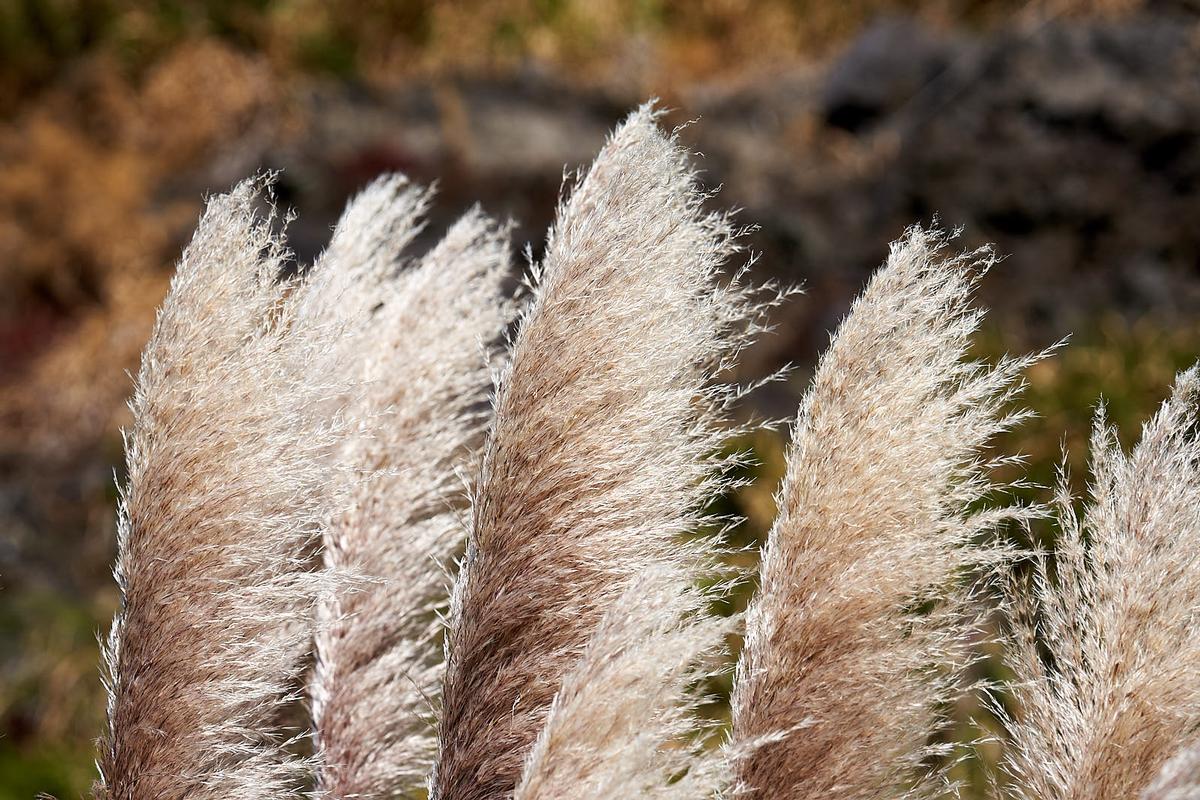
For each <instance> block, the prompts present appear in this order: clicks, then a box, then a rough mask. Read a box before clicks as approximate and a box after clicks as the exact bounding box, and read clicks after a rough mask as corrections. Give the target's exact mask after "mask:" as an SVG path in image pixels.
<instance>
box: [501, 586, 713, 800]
mask: <svg viewBox="0 0 1200 800" xmlns="http://www.w3.org/2000/svg"><path fill="white" fill-rule="evenodd" d="M707 602H708V598H707V597H706V595H705V593H703V592H700V591H697V590H695V589H691V588H688V587H687V586H686V585H684V586H683V587H682V588H681V585H680V575H679V574H677V573H676V572H675V571H674V570H666V571H664V570H662V569H651V570H648V571H647V572H646V573H644V574H643V575H640V576H638V578H637V579H635V581H634V582H633V583H632V584H631V585H630V589H629V590H628V591H627V592H626V593H625V596H624V597H622V598H621V599H620V600H618V602H617V603H616V604H615V605H614V606H613V608H611V609H609V611H608V612H607V613H606V614H605V615H604V618H603V619H602V620H601V622H600V626H599V628H598V630H597V631H596V633H595V634H594V635H593V637H592V639H591V640H590V641H589V642H588V645H587V648H586V649H585V650H584V653H583V655H582V657H581V658H580V659H579V661H578V662H577V663H576V664H575V666H574V667H573V668H572V669H571V670H570V671H569V672H568V673H567V674H566V676H565V677H564V678H563V683H562V688H561V689H560V690H559V692H558V694H557V695H556V696H555V698H554V702H553V704H552V705H551V707H550V712H549V715H548V717H547V719H546V724H545V727H543V728H542V731H541V733H540V734H539V735H538V738H537V741H536V743H535V744H534V746H533V749H532V751H531V752H530V755H529V758H528V760H527V762H526V764H525V770H524V774H523V775H522V778H521V783H520V785H519V786H518V787H517V791H516V794H515V800H558V798H563V797H581V798H587V797H591V798H610V797H645V798H662V799H663V800H667V798H679V800H685V799H686V800H695V799H696V798H702V797H714V796H715V794H716V792H717V791H718V790H719V789H721V788H722V787H723V785H724V783H725V775H724V772H723V770H721V769H720V767H721V762H720V760H719V759H718V758H716V757H715V754H714V753H712V752H711V751H708V750H706V749H705V746H704V744H703V742H701V741H699V740H698V739H697V738H696V736H695V734H696V732H697V731H696V717H695V714H694V712H695V710H696V709H695V705H696V702H697V700H699V698H698V697H697V696H696V695H695V694H694V693H692V692H689V687H692V686H695V685H697V684H699V683H700V682H701V681H702V680H703V679H704V678H705V677H708V676H709V675H710V674H711V666H712V662H714V661H715V660H716V657H717V656H718V655H719V653H720V651H723V647H721V645H723V639H724V634H725V633H726V632H727V631H728V630H729V628H730V627H731V626H730V623H731V621H732V618H720V617H714V616H712V615H710V614H708V613H707V612H706V604H707ZM665 745H670V746H665ZM681 776H682V777H681ZM676 779H677V780H676Z"/></svg>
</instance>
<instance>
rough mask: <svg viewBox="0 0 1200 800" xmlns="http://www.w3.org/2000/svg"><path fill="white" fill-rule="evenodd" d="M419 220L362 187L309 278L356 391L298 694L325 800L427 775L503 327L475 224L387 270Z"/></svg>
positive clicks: (497, 285) (501, 256) (497, 292)
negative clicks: (347, 325) (469, 499)
mask: <svg viewBox="0 0 1200 800" xmlns="http://www.w3.org/2000/svg"><path fill="white" fill-rule="evenodd" d="M426 205H427V201H426V195H425V193H424V192H423V191H421V190H419V189H417V188H415V187H413V186H411V185H410V184H408V183H407V182H406V181H405V180H404V179H403V178H401V177H399V176H392V177H387V178H383V179H380V180H378V181H376V182H375V183H374V184H372V185H371V186H370V187H368V188H367V189H366V190H365V191H364V192H363V193H362V194H360V195H359V196H358V197H357V198H355V200H354V201H353V202H352V203H351V204H350V205H349V206H348V208H347V209H346V212H345V214H344V215H343V217H342V220H341V221H340V222H339V224H338V227H337V229H336V231H335V233H334V237H333V241H332V243H331V244H330V247H329V249H328V250H327V251H326V253H325V254H324V256H323V257H322V259H321V261H320V263H319V264H318V266H317V267H316V269H315V270H314V272H315V275H314V278H315V279H320V278H322V277H325V278H327V280H326V281H325V283H326V284H327V285H325V286H323V287H322V289H321V290H320V291H316V292H313V293H311V295H310V297H309V298H308V299H309V301H310V304H309V305H308V306H307V310H308V311H309V312H310V313H311V314H312V315H313V316H315V317H317V318H321V317H332V318H337V317H345V316H347V315H348V316H349V317H350V319H351V322H352V323H353V327H352V329H351V330H349V331H348V332H347V334H346V335H344V337H343V339H342V341H341V342H340V343H339V361H340V363H341V365H342V368H343V369H344V370H345V371H346V373H347V375H346V378H347V385H350V386H357V387H358V388H356V389H354V390H353V392H352V394H351V396H350V397H349V399H348V404H347V406H346V407H345V408H344V409H343V413H344V414H345V417H346V421H347V423H349V424H350V425H351V426H352V428H353V429H354V433H353V435H351V436H349V437H347V439H346V441H345V442H344V443H343V445H342V447H341V448H340V451H339V453H338V459H339V464H340V467H341V479H342V480H343V481H344V482H345V483H346V487H345V490H344V491H345V495H344V507H343V508H342V510H341V511H340V513H338V514H336V515H335V516H334V518H333V520H332V522H331V524H330V526H329V528H328V531H327V534H326V537H325V563H326V566H327V568H328V569H329V570H330V571H331V573H332V574H334V575H336V576H339V577H340V578H341V580H339V582H338V583H339V585H338V587H337V589H336V590H335V591H334V592H332V593H331V594H330V595H328V596H327V597H326V598H325V601H324V602H323V603H322V605H321V607H320V612H321V617H322V619H323V624H322V625H321V627H320V630H319V631H318V634H317V639H316V656H317V661H316V669H315V673H314V676H313V680H312V684H311V694H312V706H313V718H314V725H315V733H316V737H317V745H318V755H319V756H320V765H319V772H318V782H317V785H318V789H319V791H320V792H321V793H322V795H323V796H327V797H330V798H364V799H369V798H383V797H392V796H395V795H396V793H397V792H402V791H412V790H416V789H419V788H420V786H421V783H422V781H423V780H424V778H425V776H426V775H427V774H428V772H429V769H430V768H431V767H432V764H433V756H434V753H435V752H436V745H437V740H436V723H435V722H434V716H435V713H436V708H435V705H436V702H437V695H438V692H439V690H440V684H441V675H442V666H443V659H442V636H441V634H442V625H441V623H440V621H439V618H438V613H439V612H440V611H444V609H445V605H446V604H447V603H448V599H449V586H448V584H449V581H448V579H447V578H446V577H445V576H446V572H447V569H448V567H449V566H450V561H451V559H452V558H453V556H454V554H455V552H456V551H458V550H459V548H460V547H461V545H462V540H463V535H464V533H465V531H464V528H463V525H462V522H461V520H460V513H459V512H460V511H461V508H462V505H463V503H461V502H459V498H460V496H461V497H462V498H463V500H465V492H464V491H463V489H462V485H461V482H460V480H459V479H458V473H457V470H458V469H459V468H460V467H463V466H466V465H467V464H468V463H469V462H470V460H471V458H472V450H473V449H474V448H477V447H478V445H479V443H480V439H481V438H482V432H483V427H484V424H485V422H486V413H485V411H486V402H485V401H486V397H487V391H488V389H489V388H490V382H489V374H490V373H489V364H488V360H487V357H486V353H485V347H486V345H488V344H489V343H494V342H495V341H496V340H498V339H499V338H500V336H501V334H502V333H503V330H504V327H505V325H506V324H507V322H508V318H509V316H510V315H509V311H508V309H509V304H508V302H507V301H506V300H505V299H504V297H503V295H502V290H501V283H502V281H503V279H504V277H505V275H506V273H507V271H508V268H509V263H510V262H509V248H508V244H507V231H506V230H505V229H504V228H502V227H500V226H497V225H496V224H494V223H492V222H491V221H489V220H488V219H487V218H486V217H484V216H483V215H482V214H481V213H479V212H478V211H472V212H470V213H468V214H467V215H466V216H464V217H463V218H462V219H461V220H459V222H458V223H457V224H455V225H454V226H453V227H452V228H451V229H450V231H449V232H448V233H447V234H446V237H445V238H444V239H443V240H442V241H441V242H440V243H439V244H438V245H437V246H436V247H434V249H433V250H431V251H430V252H429V253H427V254H426V255H425V256H424V257H423V258H422V259H420V260H419V261H417V262H416V263H413V264H410V265H407V266H405V265H402V264H401V263H400V261H399V259H400V250H401V249H402V248H403V247H404V246H405V245H406V244H408V243H409V242H410V241H411V240H412V238H413V236H414V235H415V234H416V232H417V230H418V227H417V226H418V223H419V217H420V214H421V212H422V211H423V209H424V208H425V206H426ZM316 282H317V281H316V280H314V283H316ZM307 289H308V287H306V290H307Z"/></svg>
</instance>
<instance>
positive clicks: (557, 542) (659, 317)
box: [431, 108, 753, 800]
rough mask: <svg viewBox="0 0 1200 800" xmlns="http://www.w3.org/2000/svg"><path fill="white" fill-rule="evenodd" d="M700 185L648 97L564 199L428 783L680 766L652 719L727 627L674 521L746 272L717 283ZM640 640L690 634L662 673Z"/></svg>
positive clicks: (693, 473) (442, 792)
mask: <svg viewBox="0 0 1200 800" xmlns="http://www.w3.org/2000/svg"><path fill="white" fill-rule="evenodd" d="M703 199H704V198H703V196H702V195H701V193H700V192H699V191H698V190H697V188H696V186H695V182H694V177H693V176H692V174H691V172H690V170H689V167H688V165H687V156H686V153H685V152H684V151H683V150H682V149H681V148H680V147H678V145H677V144H676V143H675V142H674V141H673V140H672V139H670V138H668V137H666V136H664V135H663V134H662V133H661V132H660V131H659V130H658V128H657V127H656V125H655V123H654V114H653V113H652V112H651V111H650V110H649V108H643V109H642V110H640V111H638V112H637V113H635V114H633V115H632V116H631V117H630V119H629V120H628V121H626V122H625V123H624V124H623V125H622V126H621V127H620V128H619V129H618V130H617V132H616V133H615V134H614V135H613V136H612V138H611V139H610V140H609V142H608V143H607V144H606V145H605V147H604V149H603V150H602V151H601V153H600V155H599V157H598V158H597V159H596V162H595V163H594V164H593V165H592V167H591V169H590V170H589V171H588V173H587V175H586V176H585V177H584V178H583V180H582V181H581V182H580V183H579V184H578V185H577V186H576V188H575V191H574V192H573V194H572V195H571V197H570V199H569V200H567V201H566V202H565V203H564V204H563V206H562V207H561V208H560V210H559V214H558V220H557V222H556V224H555V227H554V230H553V232H552V233H551V234H550V237H549V240H548V243H547V251H546V256H545V259H544V261H543V263H542V266H541V268H540V270H538V271H537V273H536V275H535V278H536V286H535V288H534V300H533V303H532V306H531V308H530V309H529V311H528V312H527V313H526V315H525V316H524V318H523V319H522V322H521V326H520V330H519V332H518V334H517V335H516V338H515V341H514V342H513V346H512V356H511V364H510V365H509V367H508V368H507V370H506V371H505V372H504V374H503V376H502V378H501V380H500V385H499V390H498V396H497V400H496V410H495V420H494V422H493V427H492V429H491V431H490V433H489V436H488V441H487V444H486V446H485V450H484V457H483V464H482V468H481V471H480V473H479V476H478V478H477V480H476V482H475V485H474V489H473V498H472V504H473V523H472V530H471V535H470V537H469V538H468V544H467V552H466V556H465V558H464V561H463V564H462V568H461V574H460V577H459V580H458V583H457V585H456V587H455V594H454V600H453V605H452V614H451V630H450V634H449V641H448V648H449V651H448V667H447V674H446V680H445V686H444V693H443V715H442V719H441V727H440V733H439V753H438V761H437V765H436V767H435V770H434V773H433V775H432V777H431V796H432V797H433V798H436V799H437V800H500V798H508V797H511V796H512V795H513V793H514V791H517V790H518V789H517V787H518V784H520V789H519V792H520V793H521V796H522V797H523V798H533V797H552V796H557V797H562V796H573V797H608V796H610V795H608V794H606V792H607V791H609V790H610V789H614V790H615V789H617V788H620V789H621V790H622V791H625V790H626V789H629V790H632V789H634V788H636V789H637V791H636V792H634V793H633V794H632V795H628V796H636V795H637V794H639V793H642V792H647V793H652V794H653V793H657V789H656V788H655V787H656V785H657V784H656V782H661V781H662V780H663V779H664V778H665V777H667V778H669V777H670V776H669V773H670V768H669V767H667V766H664V765H667V764H671V763H674V764H677V765H678V764H680V763H684V764H685V767H686V762H687V761H688V759H687V758H686V757H685V755H683V753H685V752H686V751H685V750H677V752H674V753H669V752H667V751H668V750H669V749H671V748H672V747H674V746H675V745H674V743H671V742H666V741H663V739H664V737H665V738H671V737H673V736H674V735H675V734H676V733H677V732H679V725H678V724H677V720H678V717H677V716H675V715H676V714H679V713H686V712H680V711H677V710H675V709H676V705H675V704H676V703H682V704H683V705H684V706H686V704H687V702H688V701H687V700H686V698H684V697H681V696H680V692H681V691H682V690H683V687H681V686H680V683H681V681H680V677H681V676H682V675H683V674H685V672H684V671H685V670H687V669H690V667H689V666H686V665H687V663H688V662H689V661H690V660H691V658H692V656H693V655H694V656H695V657H696V658H702V657H703V655H704V654H705V653H710V652H711V651H712V650H713V649H715V648H716V647H719V645H720V639H721V635H720V632H721V626H720V625H718V624H710V623H708V622H706V621H704V619H703V616H702V611H701V610H699V608H698V604H699V600H698V599H697V598H696V597H695V596H693V595H692V594H691V593H692V592H693V582H694V580H695V579H696V578H697V576H698V575H699V574H700V573H701V572H703V571H704V570H705V569H706V568H707V567H708V565H709V561H710V554H709V551H708V549H707V548H708V546H707V545H705V544H703V543H702V542H701V541H700V540H695V539H693V540H691V543H689V542H688V541H685V540H684V539H683V535H684V534H686V533H687V532H689V531H693V530H695V529H696V528H697V527H698V526H699V524H700V523H701V520H702V519H703V516H702V514H703V512H702V508H703V506H704V504H705V502H706V500H707V499H708V498H709V497H710V496H711V495H712V494H713V493H714V492H715V491H717V490H718V489H719V488H720V485H721V484H722V480H723V479H722V478H721V476H720V474H719V470H718V469H717V468H718V467H719V465H720V460H719V458H718V457H717V456H716V455H715V453H716V451H717V450H718V448H719V446H720V443H721V442H722V440H723V434H722V432H721V429H720V426H719V425H718V424H717V420H718V416H719V414H718V411H719V408H720V407H721V406H722V405H723V404H724V403H725V401H726V400H727V399H728V397H729V396H730V392H731V390H730V389H729V388H728V387H721V386H720V385H718V384H716V383H715V382H714V381H713V378H714V376H715V374H716V372H718V371H719V370H720V369H721V368H722V367H724V366H725V365H726V362H727V359H729V358H731V357H732V354H733V352H734V351H735V350H736V348H737V347H738V345H739V344H740V343H742V342H743V341H744V336H745V335H746V331H747V330H748V329H747V328H744V327H742V324H743V322H744V321H745V314H746V305H745V303H744V298H743V296H742V294H741V292H740V291H739V290H737V289H729V288H719V287H718V285H717V280H718V273H719V267H720V265H721V263H722V262H723V261H724V260H725V259H726V257H727V256H728V255H729V253H730V251H731V249H732V247H731V242H730V238H731V230H730V228H729V225H728V223H727V221H726V220H725V218H724V217H722V216H717V215H709V214H706V213H704V212H703V211H702V210H701V208H700V204H701V202H702V200H703ZM750 327H753V325H751V326H750ZM635 587H636V588H635ZM635 595H636V596H638V597H639V599H638V600H636V601H634V600H633V597H634V596H635ZM655 643H657V644H659V645H661V646H662V647H668V646H672V647H682V648H684V650H679V651H676V652H659V653H655V654H654V658H655V659H658V661H657V662H656V663H657V664H660V665H661V666H662V668H663V670H664V673H662V674H660V675H658V676H657V678H658V680H659V681H661V685H655V684H654V680H653V678H654V677H655V676H651V675H649V672H648V668H649V666H648V664H646V663H643V662H642V661H641V660H640V659H638V658H634V657H632V652H631V651H630V650H628V649H627V648H629V647H632V648H635V649H637V652H639V653H641V652H644V650H642V649H641V648H645V647H647V646H652V645H653V644H655ZM685 651H686V652H685ZM593 677H594V678H597V679H602V680H603V681H604V682H605V683H604V686H607V687H609V689H610V690H612V691H615V692H617V696H610V697H609V698H607V699H604V698H603V697H602V696H601V695H600V694H599V693H600V692H602V691H603V686H599V685H598V686H592V685H588V682H589V680H590V679H591V678H593ZM626 690H628V691H629V692H630V694H629V695H628V696H625V695H624V694H622V693H623V692H625V691H626ZM556 695H557V697H558V699H557V700H555V697H556ZM639 699H642V700H644V701H645V703H644V704H642V703H639ZM552 703H553V705H554V710H553V712H551V706H552ZM605 703H612V704H615V707H612V708H605V707H604V706H605ZM548 714H549V721H547V717H548ZM589 714H590V715H592V718H593V719H594V720H595V721H596V726H595V727H594V728H592V729H590V730H589V731H588V736H587V738H586V739H582V740H576V739H574V738H573V734H572V735H570V736H568V732H570V731H576V732H577V731H579V730H581V728H584V727H587V720H588V715H589ZM629 714H637V716H636V717H629V716H626V715H629ZM643 724H645V726H646V727H645V728H642V727H641V726H642V725H643ZM631 731H640V732H641V733H643V734H644V738H642V739H641V740H639V741H637V742H636V743H635V742H631V741H626V740H625V739H624V738H623V737H625V736H628V735H629V734H630V732H631ZM539 737H540V738H539ZM535 742H536V745H535ZM531 750H534V752H533V754H532V756H531V755H530V753H531ZM527 762H528V763H527ZM700 771H701V770H700V768H697V770H696V776H695V777H696V778H697V780H698V779H699V773H700ZM522 775H524V778H522ZM660 788H661V787H660ZM562 792H567V794H565V795H564V794H561V793H562ZM622 796H625V795H622Z"/></svg>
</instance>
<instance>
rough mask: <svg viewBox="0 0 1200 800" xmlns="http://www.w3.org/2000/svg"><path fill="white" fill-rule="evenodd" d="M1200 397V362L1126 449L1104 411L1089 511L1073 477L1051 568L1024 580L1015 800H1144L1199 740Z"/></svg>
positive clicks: (1095, 444) (1019, 601) (1182, 766)
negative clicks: (1075, 493) (1079, 500)
mask: <svg viewBox="0 0 1200 800" xmlns="http://www.w3.org/2000/svg"><path fill="white" fill-rule="evenodd" d="M1198 397H1200V372H1198V371H1197V369H1196V368H1193V369H1191V370H1188V371H1187V372H1184V373H1181V374H1180V375H1179V376H1178V378H1177V379H1176V382H1175V388H1174V391H1173V392H1172V395H1171V397H1170V398H1169V399H1168V400H1167V401H1166V402H1164V403H1163V405H1162V408H1161V409H1160V410H1159V412H1158V413H1157V414H1156V415H1155V416H1154V418H1153V419H1151V420H1150V421H1149V422H1148V423H1147V424H1146V425H1145V426H1144V427H1143V429H1142V438H1141V441H1140V443H1139V444H1138V445H1137V446H1136V447H1134V449H1133V451H1132V452H1131V453H1130V454H1129V455H1125V454H1124V453H1123V452H1122V450H1121V447H1120V444H1119V443H1118V441H1117V437H1116V431H1115V430H1114V429H1112V428H1110V427H1109V426H1108V424H1107V423H1106V421H1105V418H1104V413H1103V409H1101V410H1100V412H1098V414H1097V419H1096V424H1095V428H1094V431H1093V434H1092V443H1091V444H1092V453H1091V468H1092V473H1093V474H1092V484H1091V490H1090V497H1089V501H1088V503H1087V505H1086V508H1085V510H1084V513H1083V515H1082V517H1080V516H1078V515H1077V514H1076V512H1075V507H1074V502H1073V498H1072V497H1071V496H1070V494H1069V491H1068V490H1067V488H1066V486H1065V484H1066V481H1065V478H1064V481H1063V486H1062V487H1061V489H1060V493H1059V500H1058V503H1057V505H1058V509H1059V522H1060V527H1061V529H1062V533H1061V535H1060V537H1059V541H1058V545H1057V548H1056V551H1055V557H1054V560H1053V562H1051V561H1050V560H1049V558H1048V557H1046V556H1044V555H1043V556H1041V557H1039V558H1038V559H1037V563H1036V569H1035V571H1034V576H1033V578H1032V580H1031V581H1030V582H1029V584H1028V585H1022V586H1016V587H1015V591H1016V596H1015V598H1014V607H1015V608H1016V610H1017V613H1016V614H1015V617H1016V619H1015V624H1014V627H1015V635H1014V637H1013V642H1012V645H1013V651H1014V653H1013V667H1014V670H1015V671H1016V673H1017V675H1018V678H1020V679H1023V682H1021V683H1018V684H1017V686H1016V694H1017V699H1018V701H1019V712H1018V715H1017V719H1016V720H1014V721H1013V722H1012V726H1011V727H1012V738H1013V741H1012V746H1011V748H1010V753H1009V759H1008V763H1007V766H1008V769H1009V771H1010V772H1011V773H1012V776H1013V786H1012V795H1013V796H1014V797H1017V798H1021V799H1022V800H1034V798H1036V800H1092V798H1097V797H1104V798H1112V799H1113V800H1121V798H1135V797H1137V796H1138V795H1139V793H1140V792H1141V791H1142V790H1143V789H1144V788H1146V787H1147V786H1148V785H1150V784H1151V782H1152V781H1154V780H1155V778H1156V776H1157V775H1159V772H1160V770H1162V769H1163V768H1164V765H1165V764H1166V763H1167V761H1168V759H1170V758H1171V757H1172V756H1173V755H1174V754H1175V753H1176V751H1177V750H1178V749H1179V748H1180V746H1181V745H1183V744H1184V743H1187V742H1191V741H1193V739H1194V737H1195V733H1196V729H1197V726H1198V725H1200V615H1198V614H1197V609H1198V608H1200V471H1198V470H1197V466H1198V465H1200V438H1198V437H1197V427H1196V425H1197V406H1196V403H1197V399H1198ZM1180 758H1181V759H1183V760H1182V761H1181V762H1178V763H1176V764H1174V765H1173V766H1172V768H1171V769H1170V770H1168V773H1169V774H1167V773H1164V774H1165V775H1166V777H1165V778H1164V779H1163V780H1164V781H1166V784H1164V785H1167V786H1169V785H1170V784H1171V782H1172V781H1174V782H1176V783H1177V785H1180V786H1182V785H1184V784H1182V783H1178V782H1180V781H1185V780H1186V772H1185V770H1186V763H1187V759H1188V758H1189V756H1187V755H1186V754H1185V755H1183V756H1181V757H1180ZM1193 761H1194V757H1193ZM1176 768H1178V769H1177V770H1176ZM1150 791H1151V795H1150V796H1155V797H1158V796H1164V797H1176V796H1188V795H1186V794H1183V795H1175V794H1157V795H1156V794H1153V792H1154V791H1167V789H1165V788H1162V787H1160V788H1159V789H1153V788H1152V789H1151V790H1150Z"/></svg>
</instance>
